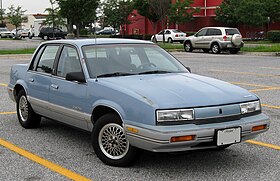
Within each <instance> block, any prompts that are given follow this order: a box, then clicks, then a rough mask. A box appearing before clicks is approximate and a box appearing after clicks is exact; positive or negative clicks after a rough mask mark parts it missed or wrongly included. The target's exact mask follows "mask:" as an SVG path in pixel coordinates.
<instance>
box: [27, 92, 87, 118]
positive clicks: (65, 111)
mask: <svg viewBox="0 0 280 181" xmlns="http://www.w3.org/2000/svg"><path fill="white" fill-rule="evenodd" d="M27 97H28V101H29V102H30V103H31V104H36V105H38V106H40V107H45V108H47V109H48V110H50V111H54V112H57V113H59V114H63V115H65V116H68V117H71V118H74V119H79V120H85V121H87V122H90V123H91V114H87V113H84V112H81V111H77V110H74V109H71V108H67V107H64V106H59V105H56V104H52V103H50V102H48V101H43V100H40V99H37V98H34V97H31V96H27Z"/></svg>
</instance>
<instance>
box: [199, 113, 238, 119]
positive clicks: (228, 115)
mask: <svg viewBox="0 0 280 181" xmlns="http://www.w3.org/2000/svg"><path fill="white" fill-rule="evenodd" d="M238 115H241V114H227V115H222V116H214V117H205V118H195V119H194V120H202V119H212V118H223V117H230V116H238Z"/></svg>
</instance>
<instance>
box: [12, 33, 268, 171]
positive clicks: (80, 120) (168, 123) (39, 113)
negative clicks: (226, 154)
mask: <svg viewBox="0 0 280 181" xmlns="http://www.w3.org/2000/svg"><path fill="white" fill-rule="evenodd" d="M8 92H9V95H10V97H11V99H12V100H14V101H15V102H16V104H17V115H18V120H19V122H20V124H21V125H22V126H23V127H24V128H34V127H38V126H39V125H40V121H41V117H46V118H50V119H54V120H57V121H60V122H63V123H66V124H69V125H71V126H74V127H77V128H80V129H83V130H86V131H89V132H91V133H92V145H93V148H94V151H95V153H96V155H97V156H98V157H99V158H100V160H102V161H103V162H104V163H106V164H109V165H113V166H127V165H130V164H132V163H133V162H134V161H135V160H136V159H137V158H139V155H140V154H141V152H142V150H148V151H153V152H178V151H186V150H196V149H217V150H220V149H225V148H226V147H228V146H230V145H232V144H235V143H240V142H242V141H245V140H247V139H252V138H254V137H256V136H257V135H258V134H260V133H263V132H265V131H267V130H268V129H269V118H268V117H267V116H266V115H264V114H263V113H262V112H261V104H260V100H259V98H258V97H257V96H256V95H255V94H253V93H250V92H248V91H247V90H244V89H242V88H240V87H237V86H234V85H231V84H229V83H226V82H222V81H219V80H216V79H212V78H208V77H204V76H200V75H195V74H192V73H190V71H189V68H186V67H184V66H183V65H182V64H181V63H180V62H179V61H178V60H176V59H175V58H174V57H173V56H171V55H170V54H169V53H167V52H166V51H164V50H163V49H161V48H160V47H158V46H157V45H155V44H153V43H151V42H147V41H140V40H126V39H89V40H56V41H48V42H44V43H42V44H41V45H40V46H39V47H38V48H37V50H36V51H35V53H34V55H33V57H32V60H31V61H30V63H29V64H28V65H27V64H17V65H14V66H13V67H12V69H11V77H10V83H9V86H8Z"/></svg>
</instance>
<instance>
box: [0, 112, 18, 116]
mask: <svg viewBox="0 0 280 181" xmlns="http://www.w3.org/2000/svg"><path fill="white" fill-rule="evenodd" d="M16 113H17V112H0V115H7V114H16Z"/></svg>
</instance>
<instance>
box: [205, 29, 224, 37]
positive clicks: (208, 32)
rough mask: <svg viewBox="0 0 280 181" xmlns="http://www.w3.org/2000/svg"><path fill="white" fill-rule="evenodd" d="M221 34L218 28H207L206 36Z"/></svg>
mask: <svg viewBox="0 0 280 181" xmlns="http://www.w3.org/2000/svg"><path fill="white" fill-rule="evenodd" d="M217 35H222V31H221V30H219V29H208V30H207V33H206V36H217Z"/></svg>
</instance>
